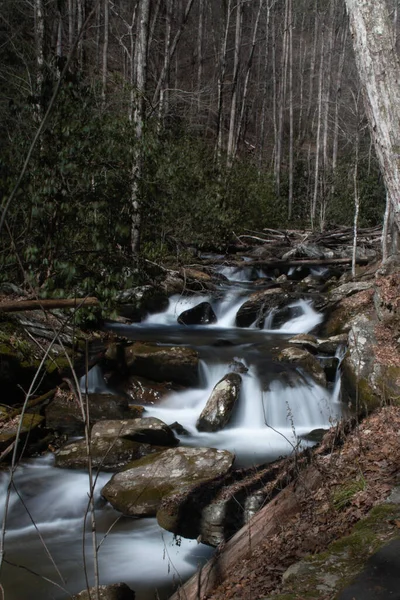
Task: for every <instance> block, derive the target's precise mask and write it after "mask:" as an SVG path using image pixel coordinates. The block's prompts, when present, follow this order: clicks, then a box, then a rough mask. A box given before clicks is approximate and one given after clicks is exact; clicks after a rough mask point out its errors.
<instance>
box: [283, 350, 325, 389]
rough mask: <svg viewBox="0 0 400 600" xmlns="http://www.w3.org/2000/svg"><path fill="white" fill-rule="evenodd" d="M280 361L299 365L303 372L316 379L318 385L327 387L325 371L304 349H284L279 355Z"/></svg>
mask: <svg viewBox="0 0 400 600" xmlns="http://www.w3.org/2000/svg"><path fill="white" fill-rule="evenodd" d="M278 358H279V360H280V361H282V362H287V363H290V364H297V365H298V366H299V367H301V368H302V370H303V371H304V372H305V373H306V374H307V375H310V377H312V379H314V381H315V382H316V383H318V384H319V385H322V386H324V387H325V386H326V375H325V371H324V369H323V368H322V366H321V365H320V363H319V361H318V360H317V359H316V358H315V356H313V355H312V354H310V353H309V352H308V351H307V350H305V349H304V348H297V347H291V348H284V349H283V350H282V351H281V353H280V354H279V357H278Z"/></svg>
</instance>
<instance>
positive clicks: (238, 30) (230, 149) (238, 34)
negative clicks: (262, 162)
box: [227, 0, 243, 167]
mask: <svg viewBox="0 0 400 600" xmlns="http://www.w3.org/2000/svg"><path fill="white" fill-rule="evenodd" d="M242 20H243V4H242V0H238V4H237V6H236V27H235V49H234V61H233V73H232V90H231V110H230V116H229V132H228V145H227V161H228V162H227V166H228V167H230V166H231V165H232V161H233V159H234V144H235V127H236V112H237V105H238V99H237V97H238V87H239V86H238V78H239V65H240V47H241V44H242Z"/></svg>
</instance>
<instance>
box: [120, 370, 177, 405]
mask: <svg viewBox="0 0 400 600" xmlns="http://www.w3.org/2000/svg"><path fill="white" fill-rule="evenodd" d="M119 389H120V390H121V391H122V392H123V393H124V394H127V395H128V396H129V398H130V402H135V403H138V404H143V405H144V406H155V405H157V404H159V403H160V402H161V401H162V400H163V399H164V398H165V396H166V395H167V394H170V393H171V392H175V391H178V390H180V389H182V388H181V386H179V385H177V384H173V383H172V382H170V381H150V380H149V379H146V378H145V377H135V376H134V375H131V376H130V377H128V378H127V379H125V380H124V381H123V382H122V383H121V384H120V385H119Z"/></svg>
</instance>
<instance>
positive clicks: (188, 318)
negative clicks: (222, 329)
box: [178, 302, 217, 325]
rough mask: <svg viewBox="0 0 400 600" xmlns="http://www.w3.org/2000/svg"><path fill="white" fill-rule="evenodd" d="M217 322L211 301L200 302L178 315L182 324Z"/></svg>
mask: <svg viewBox="0 0 400 600" xmlns="http://www.w3.org/2000/svg"><path fill="white" fill-rule="evenodd" d="M216 322H217V317H216V315H215V312H214V311H213V309H212V306H211V304H210V303H209V302H200V304H197V306H194V307H193V308H189V309H188V310H184V311H183V312H182V313H181V314H180V315H179V317H178V323H180V324H181V325H208V324H210V323H216Z"/></svg>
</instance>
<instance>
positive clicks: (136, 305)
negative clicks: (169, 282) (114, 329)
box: [116, 285, 168, 322]
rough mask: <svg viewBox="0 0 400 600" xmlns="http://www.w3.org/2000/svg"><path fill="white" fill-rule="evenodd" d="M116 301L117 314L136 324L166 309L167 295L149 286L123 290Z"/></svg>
mask: <svg viewBox="0 0 400 600" xmlns="http://www.w3.org/2000/svg"><path fill="white" fill-rule="evenodd" d="M116 301H117V303H118V304H119V306H118V309H117V310H118V314H119V315H120V316H122V317H125V318H126V319H130V320H131V321H136V322H139V321H141V320H142V319H143V318H144V317H145V316H146V315H148V314H152V313H156V312H161V311H163V310H165V309H166V308H167V307H168V296H167V294H166V293H165V292H163V291H161V290H159V289H156V288H154V287H153V286H151V285H142V286H139V287H135V288H132V289H127V290H123V291H122V292H120V293H119V294H118V295H117V297H116Z"/></svg>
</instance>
